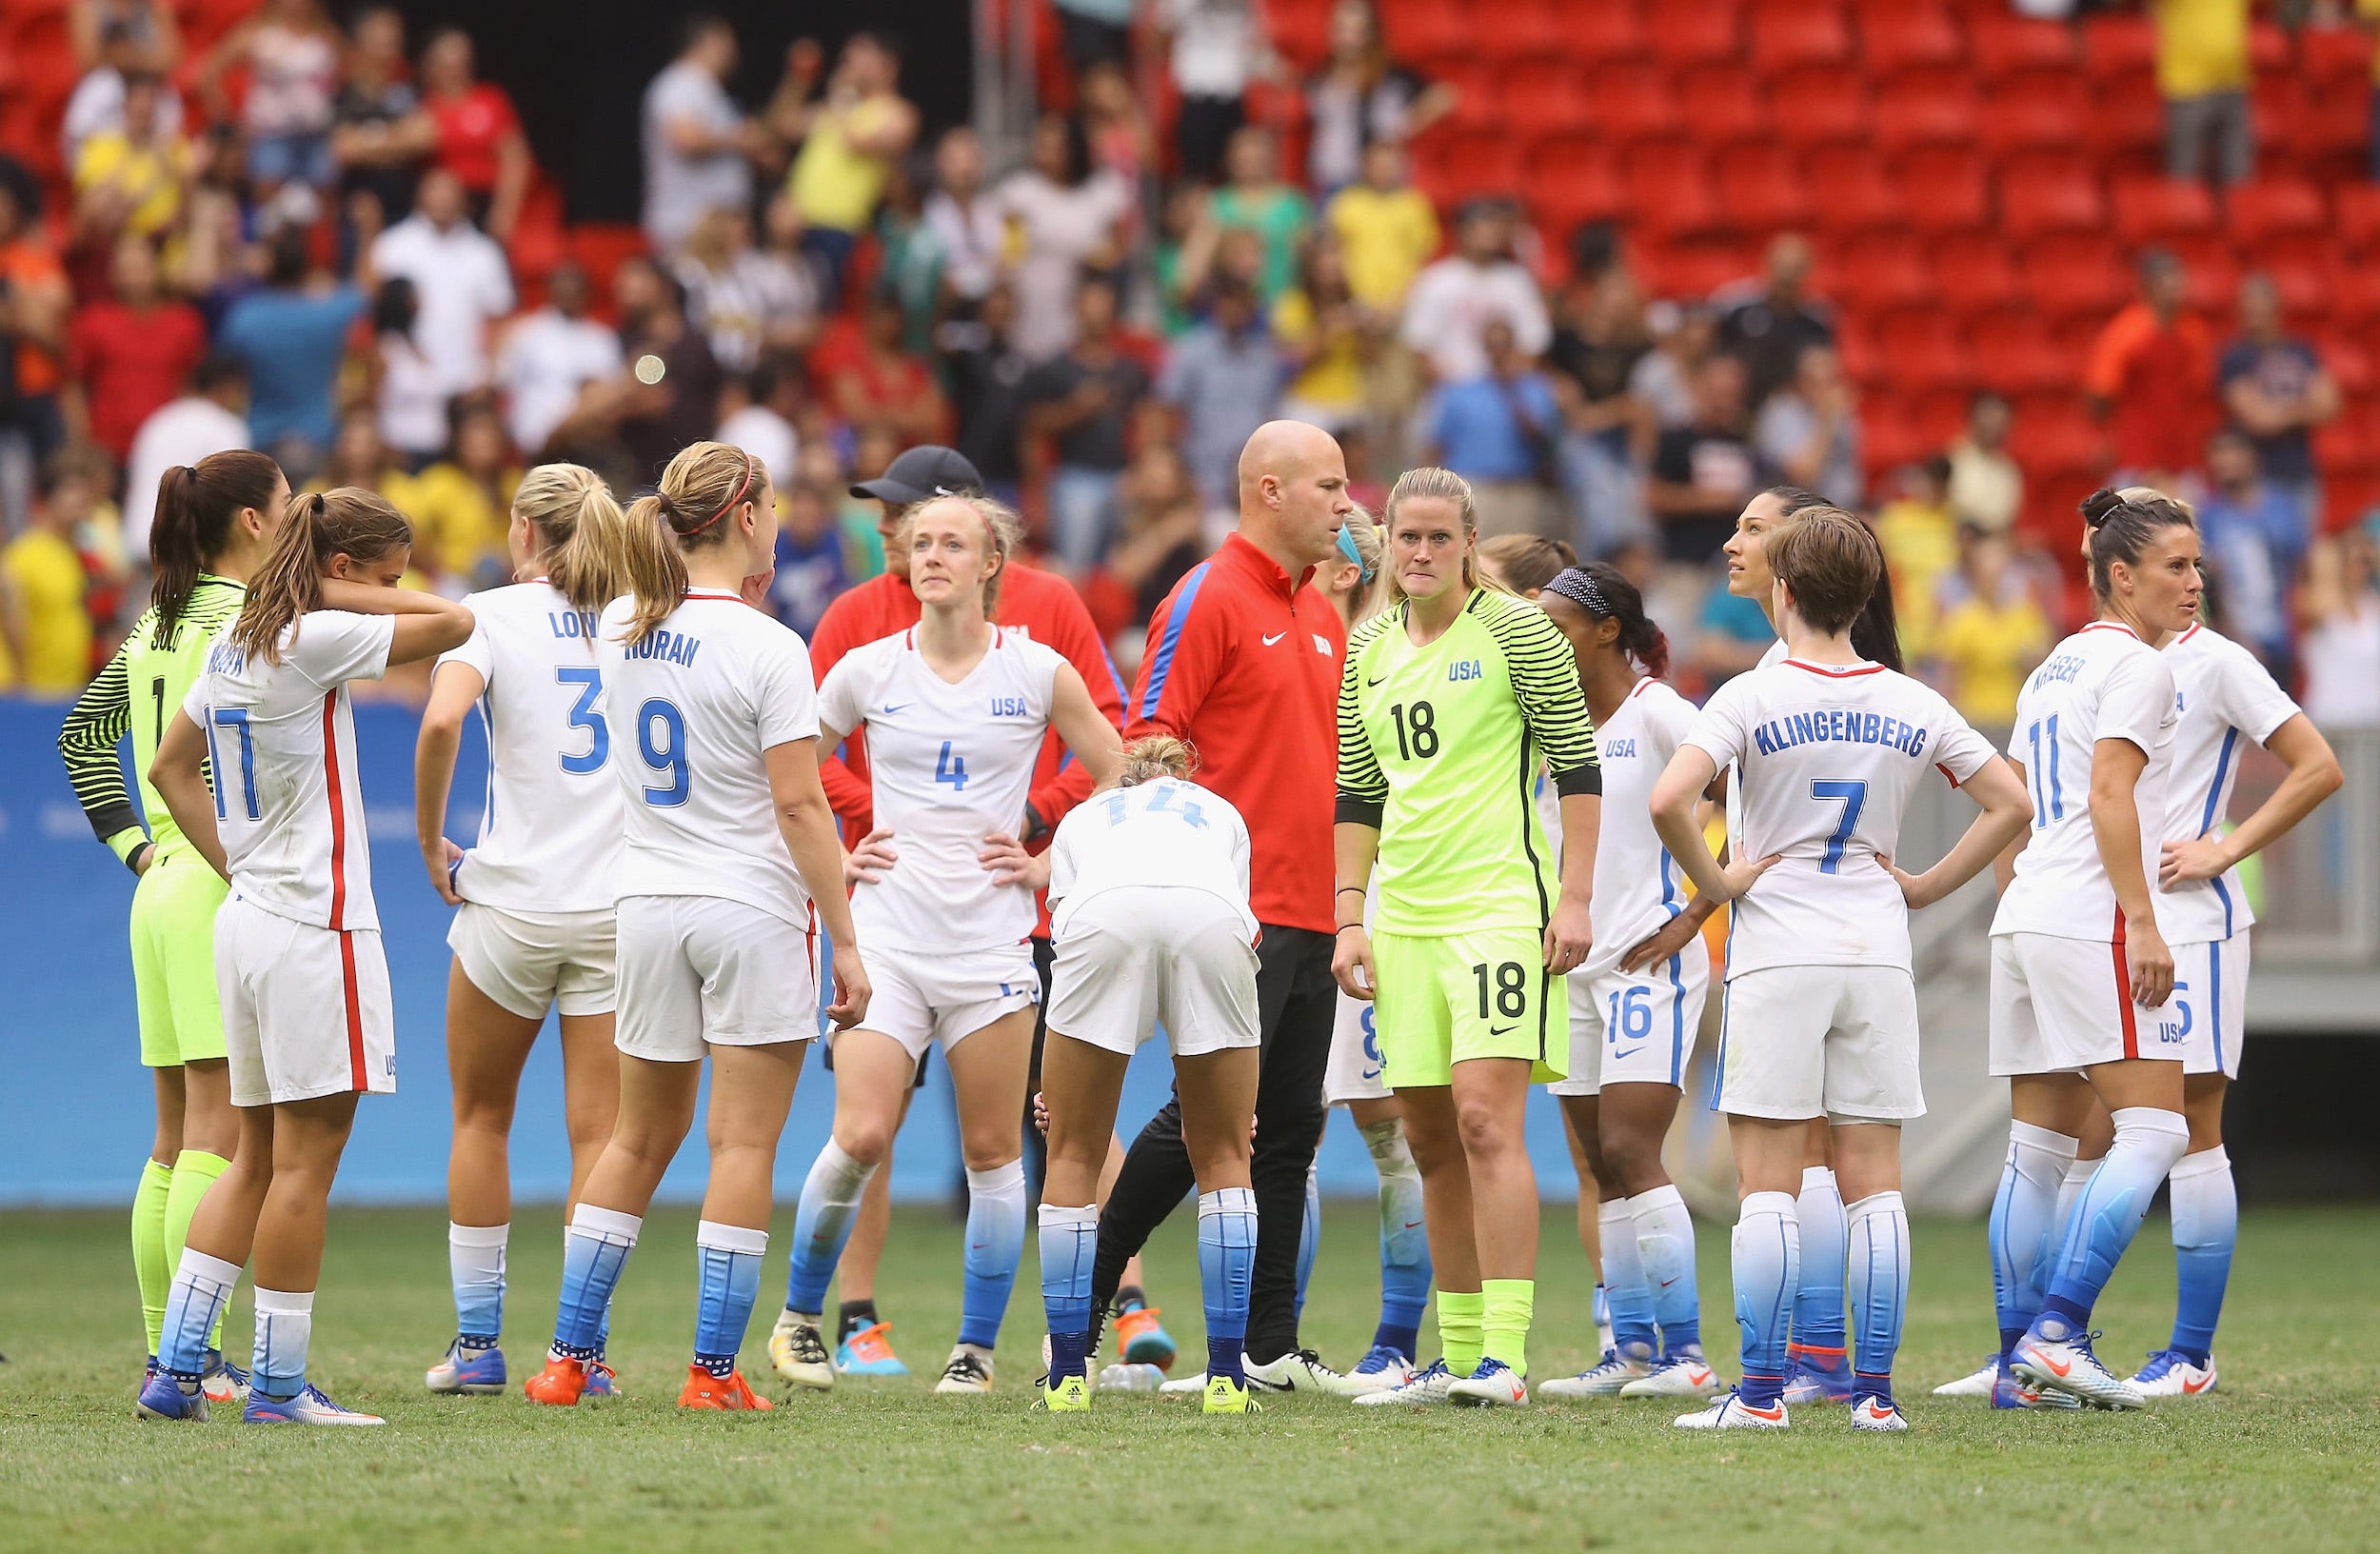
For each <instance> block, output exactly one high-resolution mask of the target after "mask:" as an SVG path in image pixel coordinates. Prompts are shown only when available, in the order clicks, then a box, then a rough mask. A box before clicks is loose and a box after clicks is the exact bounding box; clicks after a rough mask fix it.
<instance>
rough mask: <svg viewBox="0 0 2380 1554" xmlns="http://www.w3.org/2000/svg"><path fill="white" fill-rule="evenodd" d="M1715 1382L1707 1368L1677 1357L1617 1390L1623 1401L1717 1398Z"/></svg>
mask: <svg viewBox="0 0 2380 1554" xmlns="http://www.w3.org/2000/svg"><path fill="white" fill-rule="evenodd" d="M1718 1390H1719V1379H1718V1377H1717V1376H1716V1375H1714V1374H1713V1373H1712V1370H1711V1367H1710V1366H1709V1365H1704V1364H1703V1363H1702V1362H1701V1361H1699V1360H1696V1359H1695V1358H1693V1357H1692V1356H1682V1355H1681V1356H1677V1357H1675V1358H1672V1359H1668V1360H1663V1361H1660V1362H1658V1363H1656V1365H1654V1367H1653V1373H1652V1374H1651V1375H1649V1376H1639V1377H1637V1378H1636V1380H1635V1381H1633V1382H1630V1383H1628V1384H1627V1385H1625V1386H1622V1387H1621V1388H1620V1389H1619V1395H1620V1396H1621V1397H1623V1398H1713V1397H1716V1396H1718Z"/></svg>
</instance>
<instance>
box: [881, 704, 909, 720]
mask: <svg viewBox="0 0 2380 1554" xmlns="http://www.w3.org/2000/svg"><path fill="white" fill-rule="evenodd" d="M911 705H913V704H911V703H909V702H902V704H901V707H895V706H893V705H892V704H891V703H890V702H887V703H885V704H884V715H885V716H886V717H890V716H892V714H894V713H895V712H898V711H900V710H901V708H902V707H909V706H911Z"/></svg>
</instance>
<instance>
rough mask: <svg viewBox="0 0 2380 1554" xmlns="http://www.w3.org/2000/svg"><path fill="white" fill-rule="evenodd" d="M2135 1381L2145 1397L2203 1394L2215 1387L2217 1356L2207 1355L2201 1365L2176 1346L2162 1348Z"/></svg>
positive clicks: (2135, 1377)
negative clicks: (2205, 1361)
mask: <svg viewBox="0 0 2380 1554" xmlns="http://www.w3.org/2000/svg"><path fill="white" fill-rule="evenodd" d="M2132 1385H2134V1386H2136V1387H2138V1388H2140V1391H2141V1395H2142V1396H2143V1397H2150V1398H2203V1397H2205V1396H2206V1395H2207V1394H2208V1393H2210V1392H2211V1391H2213V1390H2214V1389H2215V1379H2214V1356H2212V1355H2209V1356H2207V1363H2206V1364H2205V1365H2194V1364H2192V1362H2190V1361H2189V1360H2186V1359H2184V1358H2183V1357H2182V1355H2181V1354H2180V1353H2179V1352H2178V1351H2176V1350H2173V1349H2159V1350H2157V1351H2156V1352H2155V1353H2153V1354H2152V1355H2150V1356H2149V1363H2148V1364H2147V1365H2143V1366H2141V1367H2140V1374H2139V1375H2137V1376H2134V1377H2133V1378H2132Z"/></svg>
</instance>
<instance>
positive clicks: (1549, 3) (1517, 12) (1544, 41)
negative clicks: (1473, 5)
mask: <svg viewBox="0 0 2380 1554" xmlns="http://www.w3.org/2000/svg"><path fill="white" fill-rule="evenodd" d="M1566 25H1567V23H1566V18H1565V17H1564V16H1563V14H1562V10H1561V7H1560V6H1559V4H1558V0H1495V3H1494V4H1492V5H1485V6H1480V7H1478V9H1476V10H1473V11H1472V13H1471V26H1472V30H1473V33H1474V35H1475V36H1476V38H1477V40H1478V50H1479V51H1480V52H1481V53H1483V54H1486V55H1488V56H1490V57H1491V58H1495V59H1512V60H1518V59H1541V58H1543V57H1545V56H1546V55H1548V54H1557V53H1560V52H1562V51H1563V50H1562V30H1563V28H1564V27H1565V26H1566Z"/></svg>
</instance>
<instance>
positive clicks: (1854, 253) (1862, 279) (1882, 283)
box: [1817, 231, 1937, 313]
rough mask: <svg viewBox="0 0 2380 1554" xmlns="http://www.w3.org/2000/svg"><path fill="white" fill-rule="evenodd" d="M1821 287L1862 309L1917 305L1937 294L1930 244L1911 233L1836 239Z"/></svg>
mask: <svg viewBox="0 0 2380 1554" xmlns="http://www.w3.org/2000/svg"><path fill="white" fill-rule="evenodd" d="M1825 253H1826V257H1825V260H1824V262H1823V263H1821V264H1820V266H1819V267H1818V282H1817V284H1818V289H1819V290H1820V291H1822V292H1823V293H1825V294H1826V295H1827V296H1830V297H1832V298H1834V299H1835V301H1837V302H1839V303H1841V304H1842V305H1843V306H1844V307H1846V308H1849V309H1853V310H1854V311H1856V312H1873V313H1882V312H1889V311H1891V310H1892V309H1897V308H1916V307H1922V306H1925V305H1926V304H1929V303H1931V302H1933V301H1934V298H1935V296H1936V294H1937V293H1936V290H1935V287H1934V272H1933V269H1932V268H1931V267H1930V266H1929V265H1928V263H1927V259H1926V249H1925V244H1924V243H1923V242H1921V241H1920V240H1919V239H1917V238H1916V237H1914V236H1912V235H1910V234H1909V233H1906V232H1882V231H1877V232H1863V233H1860V234H1858V235H1857V236H1854V237H1849V238H1845V239H1842V240H1840V241H1837V242H1834V243H1830V244H1828V245H1827V247H1826V249H1825Z"/></svg>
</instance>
